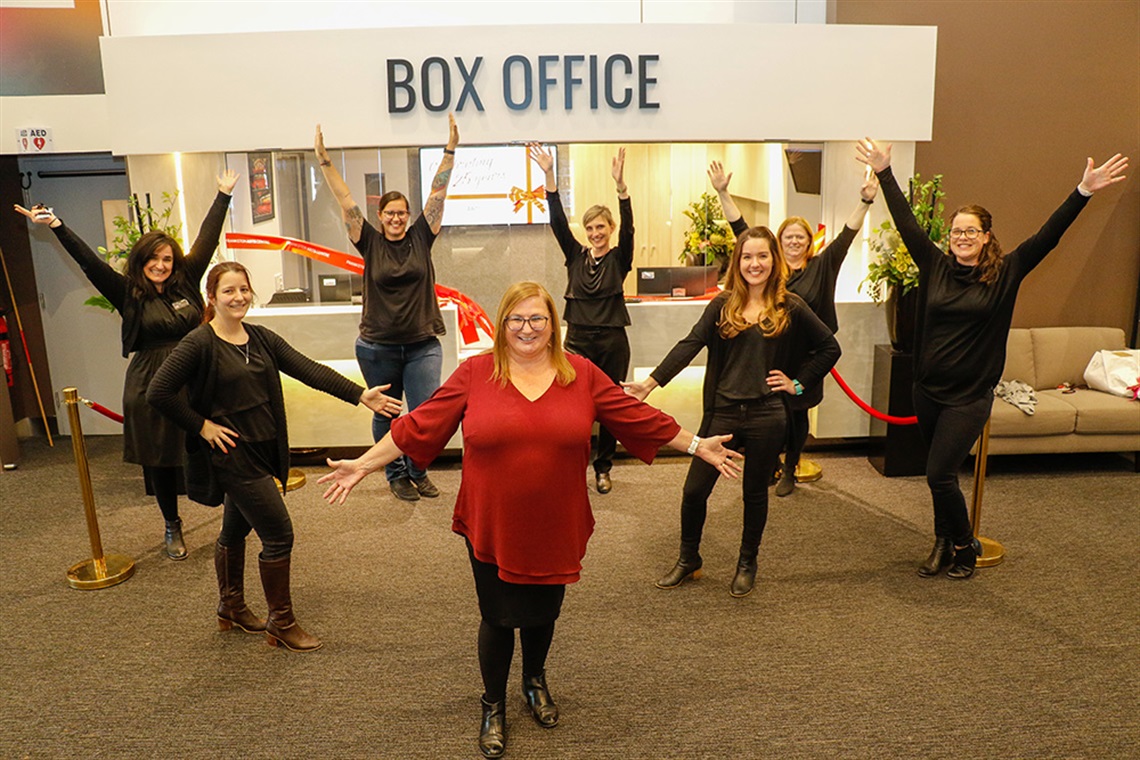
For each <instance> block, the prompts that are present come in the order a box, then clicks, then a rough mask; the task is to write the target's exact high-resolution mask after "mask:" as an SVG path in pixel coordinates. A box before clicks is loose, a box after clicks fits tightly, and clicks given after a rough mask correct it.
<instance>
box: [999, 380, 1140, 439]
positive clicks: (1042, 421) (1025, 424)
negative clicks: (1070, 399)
mask: <svg viewBox="0 0 1140 760" xmlns="http://www.w3.org/2000/svg"><path fill="white" fill-rule="evenodd" d="M1090 392H1092V393H1095V392H1096V391H1090ZM1053 393H1057V391H1053ZM1066 398H1067V397H1066ZM1123 400H1124V399H1121V401H1123ZM1076 424H1077V410H1076V409H1075V408H1074V407H1073V406H1071V405H1070V404H1067V403H1065V402H1064V401H1062V400H1061V398H1060V397H1058V396H1050V395H1049V392H1048V391H1045V392H1042V391H1038V392H1037V411H1036V412H1034V413H1033V414H1032V415H1029V414H1026V413H1025V412H1023V411H1021V410H1020V409H1018V408H1017V407H1016V406H1014V405H1013V404H1010V403H1008V402H1006V401H1002V400H1001V399H1000V398H996V397H995V398H994V406H993V410H992V411H991V412H990V436H992V437H994V438H1007V437H1019V436H1026V435H1067V434H1069V433H1072V432H1073V430H1074V429H1075V428H1076Z"/></svg>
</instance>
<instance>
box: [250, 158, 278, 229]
mask: <svg viewBox="0 0 1140 760" xmlns="http://www.w3.org/2000/svg"><path fill="white" fill-rule="evenodd" d="M248 162H249V204H250V207H251V210H252V211H253V223H254V224H257V223H258V222H267V221H269V220H270V219H272V218H273V217H274V216H275V215H276V213H275V210H274V208H273V154H272V153H250V154H249V156H248Z"/></svg>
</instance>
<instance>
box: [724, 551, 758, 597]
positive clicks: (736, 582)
mask: <svg viewBox="0 0 1140 760" xmlns="http://www.w3.org/2000/svg"><path fill="white" fill-rule="evenodd" d="M754 585H756V555H755V554H753V555H752V557H751V558H748V557H745V556H743V555H742V556H741V557H740V560H739V561H738V562H737V563H736V575H734V576H733V577H732V585H731V586H729V587H728V593H730V594H732V595H733V596H735V597H737V598H739V597H742V596H748V595H749V594H751V593H752V587H753V586H754Z"/></svg>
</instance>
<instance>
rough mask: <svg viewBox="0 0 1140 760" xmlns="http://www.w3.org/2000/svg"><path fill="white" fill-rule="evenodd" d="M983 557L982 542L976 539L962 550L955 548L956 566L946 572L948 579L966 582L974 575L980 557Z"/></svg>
mask: <svg viewBox="0 0 1140 760" xmlns="http://www.w3.org/2000/svg"><path fill="white" fill-rule="evenodd" d="M980 556H982V542H981V541H979V540H978V539H976V538H975V539H974V540H973V541H971V542H970V543H969V544H968V545H966V546H963V547H962V548H961V549H959V548H958V547H954V565H953V567H951V568H950V569H949V570H947V571H946V577H947V578H952V579H953V580H956V581H964V580H966V579H967V578H969V577H970V576H971V575H973V574H974V569H975V568H976V567H977V566H978V557H980Z"/></svg>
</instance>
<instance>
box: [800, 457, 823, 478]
mask: <svg viewBox="0 0 1140 760" xmlns="http://www.w3.org/2000/svg"><path fill="white" fill-rule="evenodd" d="M822 477H823V468H822V467H820V466H819V465H818V464H816V463H815V462H813V461H811V460H810V459H803V458H802V457H801V458H800V462H799V464H797V465H796V482H797V483H814V482H815V481H817V480H819V479H820V478H822Z"/></svg>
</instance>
